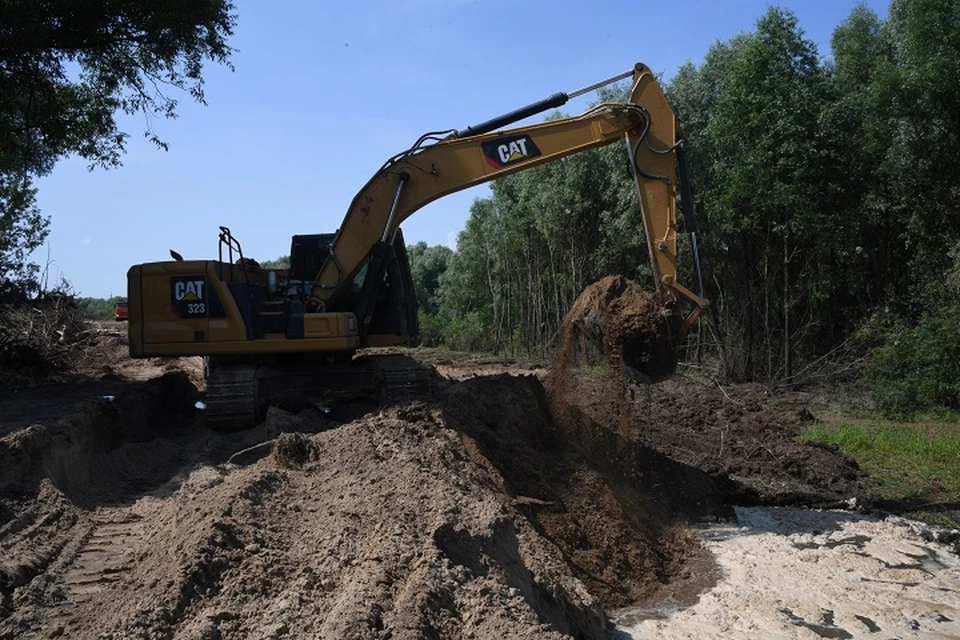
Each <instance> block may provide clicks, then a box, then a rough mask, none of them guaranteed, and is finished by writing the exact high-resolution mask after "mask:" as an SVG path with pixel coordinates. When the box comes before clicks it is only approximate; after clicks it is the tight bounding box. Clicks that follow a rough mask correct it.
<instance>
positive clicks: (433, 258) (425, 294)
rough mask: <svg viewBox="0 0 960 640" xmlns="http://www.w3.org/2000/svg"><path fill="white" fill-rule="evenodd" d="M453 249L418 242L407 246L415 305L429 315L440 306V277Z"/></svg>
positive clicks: (446, 266)
mask: <svg viewBox="0 0 960 640" xmlns="http://www.w3.org/2000/svg"><path fill="white" fill-rule="evenodd" d="M452 257H453V250H452V249H450V248H449V247H445V246H443V245H436V246H433V247H428V246H427V243H426V242H418V243H417V244H415V245H412V246H409V247H407V258H408V259H409V260H410V271H411V273H412V276H413V288H414V291H415V293H416V296H417V305H418V306H419V308H420V309H422V310H423V311H424V312H426V313H427V314H430V315H436V313H437V310H438V309H439V308H440V279H441V278H442V277H443V274H444V273H445V272H446V271H447V268H448V267H449V266H450V260H451V259H452Z"/></svg>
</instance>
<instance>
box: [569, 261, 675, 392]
mask: <svg viewBox="0 0 960 640" xmlns="http://www.w3.org/2000/svg"><path fill="white" fill-rule="evenodd" d="M678 326H679V325H678V324H677V319H676V316H675V315H674V314H672V313H670V312H669V310H667V309H665V308H663V307H662V306H661V305H659V304H658V303H657V301H656V298H655V296H654V294H652V293H650V292H649V291H647V290H646V289H644V288H643V287H641V286H640V285H638V284H637V283H635V282H633V281H632V280H628V279H627V278H624V277H623V276H607V277H605V278H602V279H600V280H598V281H596V282H594V283H593V284H591V285H589V286H588V287H587V288H586V289H584V291H583V292H582V293H581V294H580V296H579V297H578V298H577V299H576V300H575V301H574V303H573V305H572V306H571V307H570V310H569V311H568V312H567V315H566V316H565V317H564V320H563V324H562V328H561V340H560V345H559V348H558V350H557V355H556V359H557V361H558V362H559V363H560V366H561V367H565V366H568V365H569V364H571V363H574V362H581V363H586V364H595V363H598V362H603V363H609V364H612V365H614V366H615V367H618V368H622V373H623V374H624V375H626V376H627V377H629V378H633V379H637V380H641V381H650V380H661V379H664V378H666V377H668V376H670V375H671V374H672V373H673V372H674V371H675V369H676V365H677V354H676V351H675V349H674V342H673V336H674V335H675V334H676V331H677V329H678ZM598 356H599V358H598Z"/></svg>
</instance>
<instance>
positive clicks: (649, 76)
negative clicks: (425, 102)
mask: <svg viewBox="0 0 960 640" xmlns="http://www.w3.org/2000/svg"><path fill="white" fill-rule="evenodd" d="M627 75H631V76H632V77H633V87H632V90H631V92H630V97H629V99H628V101H626V102H622V103H604V104H600V105H598V106H596V107H593V108H592V109H590V110H589V111H587V112H586V113H584V114H583V115H580V116H576V117H569V118H562V119H557V120H552V121H548V122H544V123H541V124H536V125H532V126H526V127H519V128H515V129H507V130H500V131H495V132H490V131H491V130H492V129H494V128H496V127H498V126H501V125H505V124H510V123H512V122H516V121H517V120H518V119H521V118H524V117H528V116H529V115H533V114H534V113H537V112H539V111H543V110H546V109H549V108H553V107H556V106H559V105H561V104H563V103H564V102H565V101H566V98H567V97H568V96H566V94H556V95H555V96H551V97H550V98H548V99H546V100H544V101H541V102H540V103H535V104H534V105H530V106H529V107H525V108H523V109H520V110H517V111H515V112H512V113H510V114H507V115H505V116H502V117H500V118H497V119H494V120H492V121H489V122H487V123H483V124H481V125H478V126H477V127H470V128H467V129H464V130H462V131H459V132H443V133H445V134H446V136H445V137H443V138H441V139H439V140H437V141H435V142H433V143H432V144H425V142H428V141H430V140H431V139H433V140H436V134H434V135H433V136H430V135H427V136H424V137H423V138H421V139H420V140H419V141H418V143H417V144H416V145H414V146H413V147H412V148H411V149H409V150H407V151H405V152H403V153H400V154H398V155H397V156H395V157H393V158H391V159H390V160H389V161H387V162H386V163H385V164H384V166H383V167H382V168H381V169H380V170H379V171H378V172H377V173H376V174H375V175H374V176H373V177H372V178H371V179H370V181H369V182H367V184H366V185H365V186H364V187H363V188H362V189H361V190H360V192H359V193H358V194H357V195H356V197H355V198H354V199H353V201H352V202H351V204H350V208H349V209H348V210H347V213H346V216H345V217H344V219H343V223H342V224H341V226H340V228H339V230H338V232H337V234H336V236H335V238H334V241H333V246H332V251H331V253H330V255H329V257H328V258H327V260H326V261H325V262H324V264H323V266H322V268H321V269H320V270H319V272H318V273H317V275H316V278H315V286H314V287H313V290H312V293H311V296H310V298H309V301H308V308H309V309H312V310H317V311H322V310H323V309H326V308H330V307H331V306H332V305H334V304H335V303H336V302H337V300H338V298H339V297H340V296H342V295H343V293H344V291H345V289H346V288H347V287H348V286H349V285H350V283H351V282H352V279H353V277H354V275H356V273H357V272H358V270H359V269H360V268H361V267H362V266H363V265H365V264H368V263H369V264H370V265H371V266H370V267H369V268H370V269H371V272H372V273H371V272H368V273H367V277H366V280H367V281H368V282H373V283H377V282H379V279H380V278H379V277H378V275H379V274H378V273H377V268H378V265H379V264H381V263H382V262H383V260H379V259H378V253H379V254H385V252H386V248H387V247H388V246H390V245H391V244H392V238H393V235H394V233H395V232H396V230H397V229H398V228H399V226H400V225H401V224H402V223H403V221H404V220H406V219H407V218H408V217H410V216H411V215H413V214H414V213H415V212H416V211H417V210H419V209H420V208H421V207H423V206H425V205H426V204H428V203H430V202H432V201H434V200H437V199H438V198H442V197H443V196H445V195H448V194H451V193H454V192H456V191H460V190H462V189H466V188H469V187H472V186H475V185H479V184H482V183H485V182H488V181H490V180H493V179H495V178H500V177H503V176H506V175H509V174H511V173H515V172H517V171H522V170H524V169H528V168H531V167H535V166H537V165H541V164H545V163H548V162H552V161H554V160H557V159H559V158H562V157H564V156H569V155H572V154H575V153H578V152H580V151H585V150H587V149H592V148H595V147H600V146H603V145H607V144H611V143H614V142H617V141H620V140H625V141H626V143H627V148H628V152H629V154H630V158H631V166H632V167H633V171H634V175H635V178H636V182H637V189H638V195H639V200H640V207H641V212H642V216H643V222H644V227H645V229H646V235H647V244H648V248H649V253H650V262H651V265H652V266H653V272H654V276H655V283H656V287H657V290H658V293H659V294H660V295H661V297H664V298H667V299H669V300H676V299H677V298H686V299H688V300H690V301H691V302H692V303H693V305H694V307H693V311H692V312H691V313H690V314H689V315H688V317H687V319H686V321H685V323H684V326H683V329H682V332H683V333H685V332H686V329H688V328H689V326H690V324H692V322H693V320H694V319H695V318H696V317H697V316H698V315H699V314H700V313H701V312H702V311H703V310H704V309H705V308H706V307H707V305H708V303H707V301H706V300H705V299H704V298H703V297H701V296H700V295H698V294H695V293H693V292H692V291H690V290H689V289H688V288H686V287H684V286H683V285H681V284H680V283H678V282H677V277H676V276H677V226H676V213H677V211H676V208H677V205H676V196H677V188H678V181H677V167H678V166H680V167H681V168H682V166H683V163H682V162H681V163H678V161H677V155H678V154H679V153H682V138H681V134H680V131H679V129H678V127H677V123H676V118H675V116H674V113H673V110H672V109H671V108H670V105H669V104H668V102H667V100H666V98H665V96H664V95H663V92H662V90H661V89H660V87H659V85H658V83H657V81H656V79H655V77H654V75H653V73H652V72H651V71H650V69H649V68H648V67H646V66H645V65H642V64H638V65H636V67H635V68H634V69H633V71H632V73H630V74H624V76H619V77H618V78H623V77H625V76H627ZM597 86H598V85H594V86H593V87H588V88H587V89H585V90H583V91H586V90H589V89H593V88H596V87H597ZM580 93H582V92H580ZM574 95H575V94H574ZM688 206H689V207H690V208H691V209H692V202H691V203H690V204H689V205H688ZM691 213H692V211H691ZM371 254H373V259H371ZM371 276H373V278H372V279H371ZM364 297H366V298H370V297H372V296H370V295H367V296H362V297H361V299H363V298H364ZM358 315H359V316H360V320H361V323H362V322H363V315H364V314H363V312H362V311H360V312H358Z"/></svg>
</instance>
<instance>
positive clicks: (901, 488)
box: [802, 416, 960, 527]
mask: <svg viewBox="0 0 960 640" xmlns="http://www.w3.org/2000/svg"><path fill="white" fill-rule="evenodd" d="M802 439H803V440H816V441H820V442H827V443H830V444H833V445H836V446H837V447H839V448H840V450H841V451H842V452H843V453H845V454H847V455H849V456H850V457H852V458H853V459H854V460H856V461H857V463H858V464H859V465H860V467H861V468H863V469H864V470H865V471H866V472H867V473H868V474H869V475H870V477H871V478H873V479H874V480H876V481H877V482H878V483H879V487H878V493H879V494H880V497H881V498H884V499H886V500H891V501H897V502H898V503H900V504H901V506H902V507H903V508H905V509H906V510H908V511H909V510H911V509H916V512H915V513H912V514H911V515H914V516H915V517H920V518H921V519H923V520H927V521H933V522H936V523H938V524H942V525H946V526H950V527H958V526H960V512H958V511H957V509H956V508H952V511H947V512H944V509H937V508H935V507H936V505H938V504H942V505H951V504H952V505H956V504H957V503H960V456H958V454H957V452H958V451H960V423H958V422H957V418H956V416H952V417H948V418H946V419H939V420H931V419H926V420H923V421H919V422H893V421H889V420H883V419H875V418H858V419H854V418H848V417H827V418H825V419H822V420H819V421H818V422H817V423H815V424H814V426H813V427H812V428H810V429H809V430H807V431H806V432H805V433H804V434H803V436H802Z"/></svg>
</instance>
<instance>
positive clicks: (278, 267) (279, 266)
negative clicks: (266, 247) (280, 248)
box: [260, 256, 290, 271]
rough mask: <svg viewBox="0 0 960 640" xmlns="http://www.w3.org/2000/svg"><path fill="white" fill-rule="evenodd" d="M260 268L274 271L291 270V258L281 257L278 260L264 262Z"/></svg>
mask: <svg viewBox="0 0 960 640" xmlns="http://www.w3.org/2000/svg"><path fill="white" fill-rule="evenodd" d="M260 268H262V269H273V270H275V271H282V270H284V269H289V268H290V256H280V257H279V258H277V259H276V260H264V261H263V262H261V263H260Z"/></svg>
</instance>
